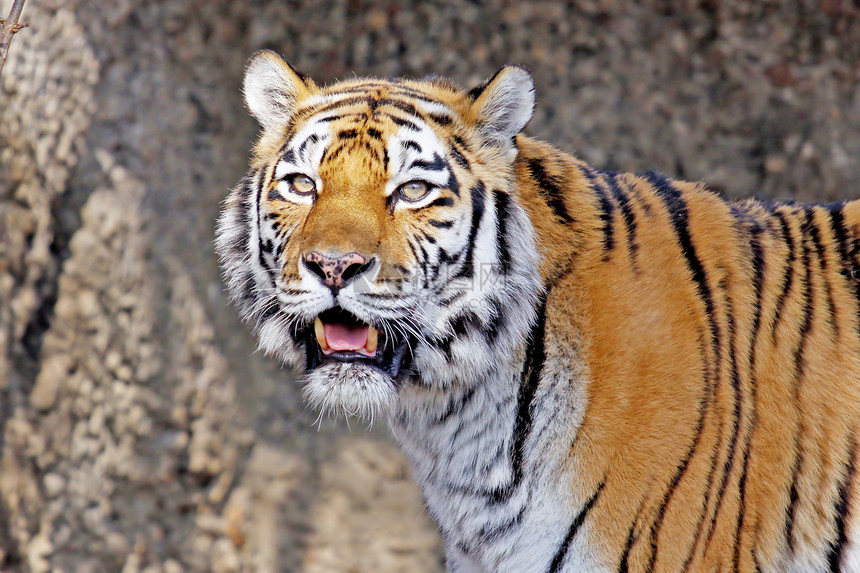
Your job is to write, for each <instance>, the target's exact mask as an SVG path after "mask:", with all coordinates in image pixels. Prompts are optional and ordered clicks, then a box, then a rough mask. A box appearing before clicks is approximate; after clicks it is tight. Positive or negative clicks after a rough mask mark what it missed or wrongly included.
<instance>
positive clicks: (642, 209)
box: [217, 52, 860, 573]
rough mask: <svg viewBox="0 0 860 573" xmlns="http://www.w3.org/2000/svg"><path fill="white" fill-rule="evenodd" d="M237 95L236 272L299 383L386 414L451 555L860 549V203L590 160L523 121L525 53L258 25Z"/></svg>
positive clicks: (848, 561) (618, 560)
mask: <svg viewBox="0 0 860 573" xmlns="http://www.w3.org/2000/svg"><path fill="white" fill-rule="evenodd" d="M245 97H246V102H247V104H248V107H249V109H250V111H251V113H252V114H253V115H254V116H255V117H256V118H257V119H258V120H259V122H260V124H261V125H262V126H263V131H262V135H261V138H260V140H259V142H258V143H257V145H256V147H255V149H254V155H253V159H252V162H251V169H250V171H249V174H248V175H247V176H246V178H245V179H244V180H243V181H242V182H241V183H240V184H239V185H238V186H237V187H236V188H235V189H234V191H233V193H232V194H231V195H230V197H229V198H228V199H227V202H226V204H225V209H224V212H223V213H222V216H221V218H220V220H219V226H218V239H217V249H218V252H219V254H220V256H221V260H222V265H223V269H224V276H225V279H226V281H227V283H228V285H229V288H230V291H231V294H232V296H233V298H234V300H235V301H236V303H237V305H238V307H239V309H240V311H241V312H242V314H243V315H244V316H245V317H246V318H247V319H248V320H250V321H251V322H252V323H253V324H254V327H255V329H256V331H257V333H258V335H259V338H260V345H261V347H262V348H263V349H265V350H266V351H267V352H268V353H270V354H273V355H275V356H277V357H279V358H280V359H281V360H283V361H284V362H285V363H287V364H289V365H291V366H294V367H297V368H300V369H302V370H303V371H304V374H303V384H304V389H305V390H304V391H305V395H306V397H307V399H308V401H309V402H310V403H311V404H312V405H313V406H315V407H317V408H321V409H322V410H327V411H344V412H347V413H350V414H356V415H360V416H365V417H374V416H382V417H385V418H387V419H388V420H390V422H391V424H392V428H393V429H394V431H395V434H396V436H397V438H398V440H399V441H400V443H401V445H402V447H403V448H404V450H405V451H406V452H407V454H408V456H409V458H410V460H411V463H412V466H413V470H414V474H415V476H416V479H417V480H418V482H419V484H420V486H421V489H422V491H423V494H424V496H425V499H426V501H427V506H428V509H429V511H430V513H431V515H432V517H433V518H434V520H435V521H436V523H437V524H438V526H439V528H440V530H441V532H442V535H443V537H444V540H445V544H446V552H447V562H448V568H449V570H451V571H488V572H489V571H493V572H497V571H507V572H522V571H547V572H550V573H552V572H560V571H571V572H574V571H598V572H600V571H672V572H674V571H713V570H726V571H774V572H777V571H779V572H782V571H792V572H798V573H799V572H813V571H842V572H856V571H860V485H858V481H860V480H858V477H857V475H856V474H857V465H858V460H857V457H858V445H857V442H858V430H860V335H858V332H860V320H859V319H858V309H859V308H860V202H858V201H855V202H848V203H840V204H833V205H815V206H813V205H791V204H779V203H763V202H754V201H750V202H745V203H740V204H735V205H732V204H728V203H726V202H724V201H723V200H721V199H720V198H718V197H717V196H715V195H713V194H711V193H709V192H708V191H706V190H705V189H704V188H703V187H702V186H701V185H698V184H691V183H686V182H679V181H673V180H670V179H667V178H666V177H664V176H662V175H660V174H658V173H654V172H648V173H643V174H635V175H634V174H615V173H608V172H603V171H599V170H596V169H594V168H592V167H590V166H588V165H586V164H585V163H583V162H580V161H578V160H577V159H575V158H574V157H572V156H571V155H568V154H565V153H562V152H560V151H558V150H556V149H554V148H553V147H551V146H549V145H547V144H544V143H541V142H538V141H535V140H532V139H529V138H527V137H525V136H523V135H521V134H520V132H521V130H522V129H523V128H524V127H525V125H526V123H527V122H528V120H529V118H530V117H531V113H532V108H533V105H534V95H533V87H532V81H531V78H530V77H529V75H528V74H527V73H526V72H525V71H523V70H521V69H519V68H511V67H508V68H503V69H502V70H501V71H500V72H499V73H498V74H496V75H495V76H494V77H493V78H491V79H490V80H489V81H488V82H487V83H486V84H485V85H483V86H479V87H478V88H475V89H473V90H472V91H470V92H464V91H462V90H460V89H459V88H457V87H455V86H453V85H452V84H450V83H449V82H447V81H445V80H439V79H429V80H423V81H416V80H378V79H354V80H348V81H344V82H340V83H336V84H334V85H332V86H329V87H320V86H317V85H316V84H315V83H314V82H313V81H311V80H310V79H307V78H305V77H303V76H300V75H299V74H298V73H296V72H295V71H294V70H293V69H292V68H291V67H290V66H289V65H287V64H286V63H284V62H283V61H282V60H281V59H280V58H279V57H278V56H276V55H274V54H272V53H271V52H261V53H259V54H257V55H256V56H255V57H254V58H253V59H252V60H251V62H250V63H249V66H248V70H247V73H246V78H245ZM318 261H326V266H325V267H324V268H323V267H322V266H320V264H319V263H318ZM332 273H335V274H336V275H337V276H333V275H332Z"/></svg>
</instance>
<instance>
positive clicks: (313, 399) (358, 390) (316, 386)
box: [303, 362, 397, 420]
mask: <svg viewBox="0 0 860 573" xmlns="http://www.w3.org/2000/svg"><path fill="white" fill-rule="evenodd" d="M303 381H304V383H305V388H304V391H303V394H304V397H305V400H307V402H308V404H310V405H311V406H312V407H314V408H318V409H319V410H320V411H321V412H322V413H323V414H332V413H333V414H339V413H341V412H343V413H344V414H348V415H351V416H357V417H359V418H365V419H368V420H373V419H374V418H375V417H376V416H378V415H380V414H387V413H388V412H389V411H390V410H391V408H392V406H393V405H394V403H395V401H396V400H397V389H396V388H395V386H394V382H393V380H392V379H391V377H390V376H389V375H388V374H385V373H384V372H382V371H380V370H377V369H376V368H373V367H372V366H368V365H367V364H362V363H360V362H358V363H356V362H352V363H328V364H323V365H321V366H319V367H317V368H315V369H314V370H311V371H310V372H308V373H307V374H305V375H304V377H303Z"/></svg>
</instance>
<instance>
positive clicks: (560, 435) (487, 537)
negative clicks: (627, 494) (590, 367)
mask: <svg viewBox="0 0 860 573" xmlns="http://www.w3.org/2000/svg"><path fill="white" fill-rule="evenodd" d="M571 360H576V358H575V357H558V356H549V357H547V358H546V360H545V361H544V363H543V368H542V369H541V371H540V373H539V375H538V376H537V377H536V379H535V380H533V381H532V384H533V385H534V387H533V388H532V389H531V391H525V392H524V391H523V388H524V387H523V386H522V385H521V380H519V379H517V377H514V376H509V375H506V374H501V373H500V374H497V375H496V376H495V377H492V378H490V379H488V380H486V381H485V382H484V383H483V384H480V385H478V386H476V387H474V388H472V389H469V390H466V391H463V392H461V393H459V394H457V395H454V396H449V397H447V399H446V400H439V401H438V402H436V404H437V405H436V406H435V407H432V408H422V409H418V408H416V407H414V404H416V403H417V402H418V401H420V400H425V406H426V397H421V396H420V391H418V390H414V391H412V392H407V393H405V395H404V396H403V403H404V408H405V411H404V412H403V413H402V414H401V416H400V417H399V423H398V424H397V425H396V426H395V428H394V429H395V433H396V435H397V438H398V440H399V441H400V443H401V446H402V447H403V449H404V451H405V452H406V453H407V455H408V457H409V459H410V462H411V465H412V469H413V472H414V474H415V477H416V479H417V481H418V482H419V484H420V486H421V489H422V492H423V494H424V497H425V500H426V503H427V507H428V509H429V511H430V514H431V516H432V517H433V518H434V520H435V521H436V523H437V524H438V526H439V528H440V530H441V532H442V535H443V538H444V541H445V546H446V554H447V555H446V556H447V561H448V568H449V570H450V571H511V572H521V571H538V570H554V571H563V570H572V571H578V570H587V571H600V570H601V567H600V566H599V565H598V561H597V556H596V554H595V551H594V550H593V549H592V548H591V547H590V544H589V541H588V539H589V536H588V532H587V531H574V532H575V533H576V535H575V536H574V535H572V534H571V533H572V530H575V529H576V528H577V526H576V524H574V523H573V519H575V516H576V515H577V514H578V513H579V512H580V511H581V509H582V507H583V506H584V505H585V504H586V503H587V498H586V497H585V496H584V495H583V496H580V495H578V494H577V491H576V488H575V487H573V485H572V484H576V483H577V469H576V467H575V466H574V465H573V464H571V463H570V462H569V460H568V459H567V454H568V452H569V446H570V443H571V442H572V441H573V440H574V439H575V436H576V432H577V429H578V428H579V426H580V424H581V422H582V417H583V413H584V411H585V395H584V390H585V387H586V380H585V378H584V377H582V376H577V375H575V374H573V373H575V372H581V371H582V369H581V368H575V369H574V368H571V363H570V362H571ZM410 404H412V405H413V406H412V407H411V408H410ZM407 420H408V422H407ZM574 537H575V539H574Z"/></svg>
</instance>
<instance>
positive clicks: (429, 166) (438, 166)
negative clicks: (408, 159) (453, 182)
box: [407, 151, 448, 171]
mask: <svg viewBox="0 0 860 573" xmlns="http://www.w3.org/2000/svg"><path fill="white" fill-rule="evenodd" d="M413 167H415V168H418V169H424V170H426V171H444V170H445V169H448V162H447V161H445V160H444V159H443V158H442V156H440V155H439V154H438V153H436V152H435V151H434V152H433V159H432V160H430V161H427V160H426V159H416V160H415V161H413V162H412V164H411V165H409V167H408V168H407V169H412V168H413Z"/></svg>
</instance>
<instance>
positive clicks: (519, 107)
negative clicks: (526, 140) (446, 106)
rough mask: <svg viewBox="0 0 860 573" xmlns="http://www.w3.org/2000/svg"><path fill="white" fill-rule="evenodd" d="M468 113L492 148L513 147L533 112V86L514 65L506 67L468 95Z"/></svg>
mask: <svg viewBox="0 0 860 573" xmlns="http://www.w3.org/2000/svg"><path fill="white" fill-rule="evenodd" d="M469 97H470V98H471V99H472V107H471V108H470V109H471V112H472V116H473V118H474V119H475V121H476V122H477V123H478V125H479V126H480V130H481V134H482V135H483V136H484V139H485V140H486V141H487V142H488V143H490V144H491V145H497V146H499V147H503V148H512V147H513V145H514V143H513V139H514V137H516V135H517V134H519V133H520V132H521V131H522V130H523V128H524V127H525V126H526V124H527V123H528V122H529V120H530V119H531V118H532V114H533V113H534V109H535V85H534V81H533V80H532V76H531V74H529V73H528V72H527V71H526V70H524V69H523V68H520V67H517V66H505V67H504V68H502V69H501V70H499V71H498V72H496V75H494V76H493V77H492V78H490V79H489V80H487V82H486V83H485V84H483V85H481V86H478V87H476V88H474V89H473V90H472V91H470V92H469Z"/></svg>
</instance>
